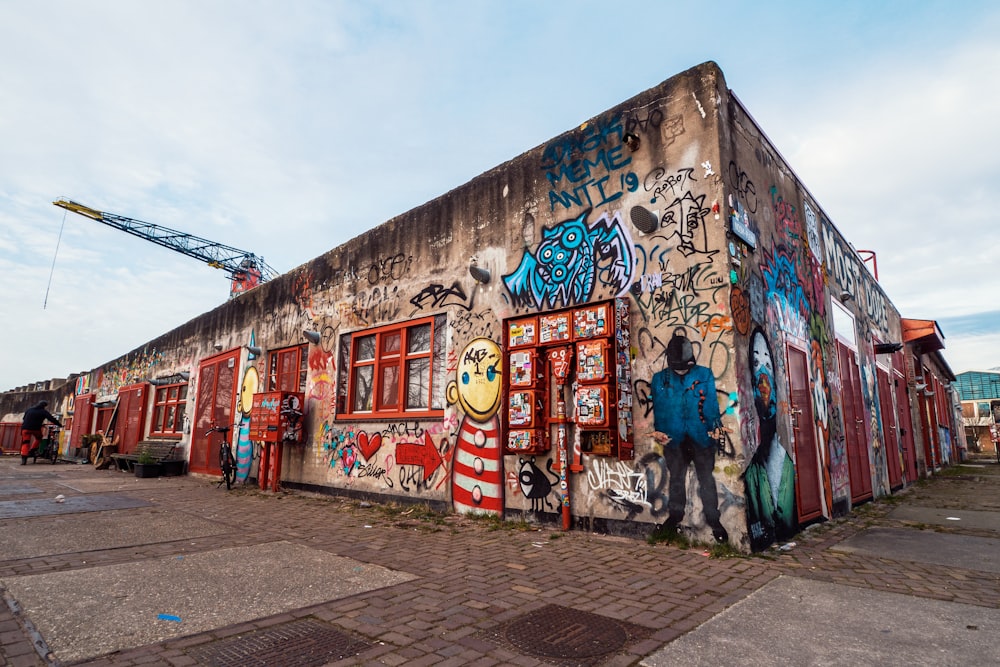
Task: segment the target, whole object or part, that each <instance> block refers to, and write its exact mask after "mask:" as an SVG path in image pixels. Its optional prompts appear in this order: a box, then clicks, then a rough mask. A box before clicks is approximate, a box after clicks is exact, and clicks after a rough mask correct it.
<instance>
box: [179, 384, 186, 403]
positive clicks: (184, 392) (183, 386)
mask: <svg viewBox="0 0 1000 667" xmlns="http://www.w3.org/2000/svg"><path fill="white" fill-rule="evenodd" d="M180 394H181V395H180V396H178V397H177V399H178V400H180V401H183V400H185V399H187V395H188V386H187V385H186V384H182V385H181V388H180Z"/></svg>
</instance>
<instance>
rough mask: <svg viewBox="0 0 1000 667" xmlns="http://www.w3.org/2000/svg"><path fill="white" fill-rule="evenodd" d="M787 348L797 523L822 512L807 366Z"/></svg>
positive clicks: (798, 353) (803, 358) (796, 352)
mask: <svg viewBox="0 0 1000 667" xmlns="http://www.w3.org/2000/svg"><path fill="white" fill-rule="evenodd" d="M787 347H788V385H789V388H790V392H789V394H790V395H789V399H790V407H791V410H792V437H793V439H794V442H795V506H796V508H798V517H799V522H800V523H802V522H804V521H809V520H810V519H815V518H816V517H818V516H820V515H821V514H822V512H823V496H822V490H821V483H822V482H821V477H820V475H821V474H822V471H821V470H820V457H819V452H818V451H817V449H816V419H815V413H814V411H813V405H812V392H811V391H809V365H808V362H807V357H806V353H805V352H804V351H803V350H800V349H798V348H795V347H792V346H791V345H789V346H787Z"/></svg>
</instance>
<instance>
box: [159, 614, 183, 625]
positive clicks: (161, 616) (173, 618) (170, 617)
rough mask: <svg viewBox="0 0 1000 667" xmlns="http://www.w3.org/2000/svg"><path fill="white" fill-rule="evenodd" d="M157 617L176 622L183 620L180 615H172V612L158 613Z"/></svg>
mask: <svg viewBox="0 0 1000 667" xmlns="http://www.w3.org/2000/svg"><path fill="white" fill-rule="evenodd" d="M156 618H158V619H159V620H161V621H173V622H174V623H180V622H181V617H180V616H171V615H170V614H157V615H156Z"/></svg>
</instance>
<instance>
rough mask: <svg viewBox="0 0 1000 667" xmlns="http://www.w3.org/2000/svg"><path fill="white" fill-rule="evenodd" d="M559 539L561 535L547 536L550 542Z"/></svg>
mask: <svg viewBox="0 0 1000 667" xmlns="http://www.w3.org/2000/svg"><path fill="white" fill-rule="evenodd" d="M560 537H562V533H552V534H551V535H549V539H550V540H558V539H559V538H560Z"/></svg>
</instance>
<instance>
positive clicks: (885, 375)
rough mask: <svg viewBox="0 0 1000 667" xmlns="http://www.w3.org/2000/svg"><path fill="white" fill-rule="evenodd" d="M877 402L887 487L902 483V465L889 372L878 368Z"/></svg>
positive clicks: (895, 486) (897, 420)
mask: <svg viewBox="0 0 1000 667" xmlns="http://www.w3.org/2000/svg"><path fill="white" fill-rule="evenodd" d="M878 404H879V412H881V413H882V445H883V446H884V447H885V465H886V468H888V470H887V472H888V474H889V487H890V488H893V489H895V488H898V487H900V486H902V485H903V467H902V463H901V460H900V451H899V423H898V422H899V419H898V417H897V415H896V410H895V409H894V408H893V404H892V388H891V386H890V380H889V372H888V371H885V370H882V369H881V368H880V369H878Z"/></svg>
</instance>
